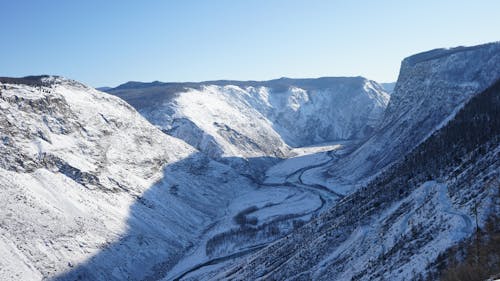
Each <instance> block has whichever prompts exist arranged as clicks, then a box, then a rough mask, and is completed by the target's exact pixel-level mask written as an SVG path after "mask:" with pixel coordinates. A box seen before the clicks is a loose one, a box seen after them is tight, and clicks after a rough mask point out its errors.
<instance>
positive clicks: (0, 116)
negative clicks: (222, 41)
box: [0, 42, 500, 280]
mask: <svg viewBox="0 0 500 281" xmlns="http://www.w3.org/2000/svg"><path fill="white" fill-rule="evenodd" d="M103 91H104V92H103ZM0 138H1V141H0V204H1V206H2V207H0V279H1V280H436V279H443V280H456V279H457V278H455V279H453V276H458V275H457V274H468V273H470V271H472V272H475V274H476V276H477V277H478V278H479V279H480V280H481V279H487V278H493V276H494V275H495V274H498V273H500V266H499V265H498V259H499V258H500V250H499V247H498V245H499V244H498V241H499V240H498V239H499V237H500V235H499V234H498V233H500V229H499V226H500V223H499V222H500V219H499V217H500V193H499V192H500V167H499V165H500V163H499V161H498V159H500V157H499V153H500V43H498V42H497V43H490V44H484V45H479V46H473V47H458V48H452V49H435V50H431V51H428V52H424V53H420V54H416V55H413V56H410V57H408V58H406V59H404V60H403V61H402V63H401V69H400V73H399V77H398V81H397V82H396V84H395V85H391V84H378V83H377V82H375V81H372V80H369V79H367V78H364V77H322V78H317V79H290V78H280V79H276V80H270V81H228V80H220V81H206V82H186V83H163V82H159V81H155V82H151V83H142V82H128V83H125V84H123V85H120V86H118V87H115V88H109V87H105V88H100V90H96V89H93V88H91V87H88V86H86V85H84V84H82V83H79V82H77V81H74V80H71V79H67V78H63V77H59V76H49V75H43V76H29V77H24V78H8V77H0ZM495 241H496V242H495ZM495 243H496V244H495ZM476 249H477V250H476ZM479 249H481V251H480V250H479ZM467 270H468V271H467ZM446 278H449V279H446Z"/></svg>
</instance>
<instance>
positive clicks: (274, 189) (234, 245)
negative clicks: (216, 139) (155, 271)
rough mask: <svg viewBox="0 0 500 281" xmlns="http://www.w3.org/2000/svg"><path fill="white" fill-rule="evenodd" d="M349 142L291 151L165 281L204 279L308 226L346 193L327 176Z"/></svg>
mask: <svg viewBox="0 0 500 281" xmlns="http://www.w3.org/2000/svg"><path fill="white" fill-rule="evenodd" d="M350 144H351V142H349V141H344V142H334V143H324V144H320V145H315V146H309V147H301V148H295V149H293V150H292V152H291V154H290V155H291V157H290V158H288V159H285V160H283V161H281V162H279V163H277V164H276V165H274V166H272V167H270V168H269V169H268V170H267V171H266V174H265V179H264V180H263V181H262V182H256V185H257V186H258V188H257V189H254V190H251V191H248V192H245V193H243V194H241V195H240V196H238V198H236V200H234V201H232V202H231V204H230V205H229V206H228V208H227V210H226V213H225V215H224V216H223V217H222V218H221V219H220V220H218V221H216V222H214V223H213V224H211V225H210V226H209V227H208V228H207V229H205V230H204V231H203V235H202V237H201V238H200V239H199V241H196V242H194V243H195V244H196V245H198V246H197V247H193V248H192V249H191V250H190V251H189V252H187V253H186V254H185V255H184V258H182V259H181V260H180V262H179V263H177V264H176V265H175V266H174V267H173V268H172V270H170V271H169V272H168V274H167V275H166V276H165V277H164V280H172V279H174V280H181V279H182V280H184V279H193V280H198V279H205V278H209V277H210V276H211V273H212V272H218V271H219V270H220V269H221V268H223V267H225V266H228V265H229V264H233V263H234V262H235V261H238V260H239V259H241V258H243V257H245V256H247V255H249V254H251V253H253V252H255V251H258V250H259V249H261V248H263V247H265V246H266V245H268V244H269V243H272V242H273V241H275V240H277V239H279V238H281V237H284V236H286V235H287V234H289V233H290V232H292V231H293V229H294V228H297V227H299V226H301V225H302V224H304V223H306V222H308V221H310V220H311V219H312V218H313V217H315V216H317V215H318V214H319V213H321V212H322V211H324V210H327V209H328V206H331V205H332V204H333V203H334V202H336V201H337V200H339V199H340V198H342V197H343V196H344V194H345V192H346V191H347V190H346V189H345V188H342V189H340V190H337V189H336V188H335V187H334V186H331V185H329V186H327V183H326V179H327V177H326V174H325V173H326V171H327V169H328V167H330V165H331V164H332V162H334V160H335V159H336V157H337V154H341V153H342V151H344V150H345V149H346V148H347V147H349V145H350Z"/></svg>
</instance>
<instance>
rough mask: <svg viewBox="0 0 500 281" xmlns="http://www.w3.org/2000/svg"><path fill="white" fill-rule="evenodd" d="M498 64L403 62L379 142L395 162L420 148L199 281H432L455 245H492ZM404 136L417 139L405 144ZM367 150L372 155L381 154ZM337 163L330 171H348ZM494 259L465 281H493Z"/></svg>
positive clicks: (473, 54) (499, 211) (499, 140)
mask: <svg viewBox="0 0 500 281" xmlns="http://www.w3.org/2000/svg"><path fill="white" fill-rule="evenodd" d="M429 54H432V55H429ZM499 55H500V50H499V44H491V45H484V46H479V47H473V48H468V49H465V48H460V49H459V50H446V51H444V50H439V51H433V52H431V53H426V54H424V55H417V56H414V57H410V58H408V59H406V60H405V61H404V62H403V65H402V69H401V74H400V79H399V81H398V85H397V86H396V93H395V95H397V94H399V96H396V97H394V100H391V103H392V105H389V109H388V112H387V114H386V119H384V122H383V124H382V125H381V126H382V128H385V129H386V130H385V131H383V132H382V134H386V132H388V133H387V134H389V135H391V136H393V138H392V140H393V143H391V142H389V141H388V140H384V141H385V144H386V148H385V149H386V150H385V151H384V154H387V155H388V157H396V155H398V154H400V153H401V151H396V153H393V152H392V149H396V148H399V147H402V146H404V147H406V148H407V149H412V146H414V145H415V144H417V145H416V147H415V148H414V149H412V150H411V152H409V153H408V154H406V155H405V156H404V157H400V158H399V159H398V160H396V161H395V162H394V163H393V164H392V165H391V166H390V167H389V168H388V169H385V170H384V171H383V172H382V173H380V174H379V175H378V176H377V177H376V178H374V179H373V180H372V181H370V182H369V183H368V184H367V185H365V186H364V187H363V188H361V189H358V190H357V191H355V192H354V193H352V194H350V195H348V196H346V197H345V198H343V199H342V200H341V201H339V202H338V204H336V205H335V206H334V207H332V208H331V209H330V210H329V211H328V212H326V213H324V214H323V215H321V216H320V217H319V218H318V219H316V220H314V221H312V222H310V223H308V224H306V225H305V226H303V227H301V228H299V229H297V230H295V231H294V232H293V233H292V234H290V235H288V236H287V237H286V238H284V239H281V240H279V241H277V242H275V243H273V244H271V245H269V246H268V247H266V248H264V249H262V250H261V251H259V252H257V253H255V254H253V255H251V256H250V257H248V258H242V259H240V260H238V261H235V262H234V263H233V264H230V265H226V266H224V267H222V268H219V269H218V270H214V271H212V272H205V273H204V274H201V275H199V276H198V278H199V279H214V280H426V279H425V278H430V279H431V280H436V278H438V277H439V269H440V268H443V267H446V266H450V265H451V263H450V261H448V260H447V258H446V254H447V253H448V251H449V249H450V248H452V247H454V246H457V245H459V243H460V241H464V240H467V239H470V240H472V241H474V240H476V241H477V239H479V238H474V237H473V235H480V236H481V235H483V236H486V237H488V236H487V235H488V234H490V235H491V234H495V233H497V234H496V235H497V236H495V237H498V231H500V229H499V228H498V221H500V189H499V187H500V162H499V159H500V80H499V79H500V70H499V69H498V65H499V64H498V59H499ZM422 58H425V60H422ZM418 64H423V65H418ZM443 64H444V65H443ZM486 87H488V88H487V89H486V90H484V88H486ZM403 93H404V94H403ZM429 100H432V101H433V102H434V104H433V103H431V102H429ZM416 101H420V102H416ZM415 102H416V103H415ZM411 105H413V106H411ZM453 106H456V107H455V108H453ZM457 107H458V108H457ZM429 108H430V109H432V110H434V111H437V112H432V111H429ZM418 113H420V114H421V115H423V116H420V115H418ZM446 114H447V115H446ZM446 116H449V117H448V118H446ZM396 117H399V118H396ZM443 118H444V119H443ZM413 122H416V124H413ZM429 123H431V124H429ZM401 124H405V125H406V126H408V127H409V128H411V130H405V129H404V128H403V127H402V125H401ZM417 124H418V126H417ZM420 128H427V129H428V130H427V131H426V132H425V131H421V130H420ZM434 128H436V129H438V130H437V131H436V132H434V133H432V130H433V129H434ZM389 135H388V136H389ZM409 136H412V137H414V138H417V139H412V141H410V142H408V141H409V139H408V137H409ZM403 137H404V138H403ZM379 138H380V135H376V136H375V139H379ZM423 138H425V140H423ZM368 142H369V144H370V146H371V147H372V149H375V150H374V152H372V153H373V154H372V155H377V154H376V153H377V152H378V151H377V149H382V148H381V147H377V146H374V145H373V140H372V139H371V140H368ZM370 142H371V143H370ZM405 142H406V143H405ZM419 142H420V143H419ZM418 143H419V144H418ZM361 149H362V150H363V149H364V150H367V148H366V147H363V146H362V147H361ZM387 149H389V150H387ZM358 155H359V154H356V152H355V154H354V155H353V157H354V158H347V159H355V157H359V156H358ZM348 157H349V156H348ZM342 160H343V161H339V162H335V163H333V164H332V165H333V167H336V166H337V165H338V163H348V162H344V161H345V160H344V159H342ZM384 160H385V159H384ZM351 161H352V160H351ZM386 161H388V160H386ZM340 168H341V167H339V169H340ZM488 222H489V225H490V226H488V227H487V226H486V225H487V223H488ZM476 223H477V227H479V228H478V229H476ZM488 229H489V230H488ZM475 233H483V234H475ZM484 233H486V234H484ZM476 237H477V236H476ZM487 239H488V238H486V240H487ZM495 239H497V238H495ZM474 243H476V242H474ZM475 247H476V248H478V249H479V247H480V246H479V245H477V246H475ZM474 249H475V248H474ZM490 252H491V253H493V256H491V257H490V258H488V259H487V258H486V257H482V259H483V261H482V262H483V264H477V261H476V263H475V264H473V265H467V266H469V269H468V270H469V271H467V274H469V273H470V274H475V275H477V276H483V277H482V278H487V277H488V276H491V274H496V273H498V271H499V270H500V267H499V266H498V265H495V263H497V261H498V258H499V256H500V253H499V252H498V249H497V250H496V251H495V250H491V251H490ZM455 253H456V252H455ZM465 254H468V255H474V253H465ZM461 255H462V256H460V255H459V256H458V257H457V256H453V254H452V256H451V258H452V259H455V258H458V260H463V259H464V256H463V255H464V251H462V252H461ZM472 260H474V259H472ZM471 270H472V271H471ZM474 270H475V271H474ZM464 272H465V271H464ZM464 274H466V273H464ZM462 276H463V275H462Z"/></svg>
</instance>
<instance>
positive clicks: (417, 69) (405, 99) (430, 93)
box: [330, 43, 500, 182]
mask: <svg viewBox="0 0 500 281" xmlns="http://www.w3.org/2000/svg"><path fill="white" fill-rule="evenodd" d="M499 78H500V43H491V44H486V45H480V46H475V47H468V48H466V47H459V48H454V49H437V50H433V51H429V52H425V53H422V54H417V55H414V56H411V57H408V58H406V59H405V60H403V62H402V64H401V70H400V75H399V78H398V82H397V84H396V87H395V91H394V93H393V94H392V95H391V100H390V101H389V104H388V106H387V110H386V112H385V115H384V117H383V118H382V120H381V123H380V124H379V126H378V127H377V128H376V129H375V130H376V132H375V134H374V135H373V136H372V137H371V138H370V139H369V140H368V141H366V142H364V143H363V144H362V145H361V146H360V147H359V148H358V149H357V150H356V151H355V152H354V153H352V154H350V155H349V156H348V157H346V158H344V159H342V160H341V161H340V162H339V163H338V165H335V166H334V167H333V168H332V169H331V170H330V173H331V174H332V175H333V176H334V177H339V178H344V179H347V180H349V181H351V182H354V181H357V180H359V179H360V178H363V177H366V176H370V175H373V174H374V173H376V172H378V171H380V169H382V168H384V167H386V166H387V165H388V164H390V163H392V162H393V161H394V160H396V159H398V158H400V157H402V156H404V155H405V154H406V153H408V152H409V151H410V150H411V149H413V148H414V147H415V146H416V145H417V144H419V143H420V142H422V141H423V140H424V139H425V138H426V137H428V136H429V135H430V134H431V133H432V132H433V131H435V130H436V129H438V128H439V127H440V126H442V125H443V124H444V123H445V122H446V121H447V120H449V119H450V118H452V117H453V115H454V114H455V113H456V112H457V111H458V110H459V109H460V108H461V106H463V104H464V102H466V101H467V100H469V99H470V98H471V97H472V96H474V94H477V93H479V92H481V91H483V90H484V89H485V88H487V87H488V86H490V85H491V84H493V83H494V82H495V81H496V80H498V79H499ZM346 175H350V176H346Z"/></svg>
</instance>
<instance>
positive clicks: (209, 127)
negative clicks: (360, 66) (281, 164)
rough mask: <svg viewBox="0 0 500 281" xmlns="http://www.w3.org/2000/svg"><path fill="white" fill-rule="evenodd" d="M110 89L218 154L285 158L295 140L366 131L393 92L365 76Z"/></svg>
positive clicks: (304, 141)
mask: <svg viewBox="0 0 500 281" xmlns="http://www.w3.org/2000/svg"><path fill="white" fill-rule="evenodd" d="M108 92H110V93H112V94H115V95H117V96H120V97H122V98H124V99H125V100H126V101H128V102H129V103H130V104H131V105H133V106H134V107H135V108H136V109H137V110H138V111H139V112H141V113H142V114H143V115H144V116H145V117H146V118H147V119H148V120H149V121H151V122H152V123H153V124H155V125H157V126H159V127H160V128H162V130H164V131H165V132H167V133H168V134H171V135H173V136H176V137H179V138H181V139H183V140H185V141H186V142H188V143H189V144H191V145H193V146H194V147H196V148H198V149H200V150H201V151H203V152H205V153H207V154H208V155H210V156H211V157H214V158H221V157H244V158H251V157H261V156H269V157H279V158H281V157H284V156H285V155H287V153H288V152H289V147H290V146H292V147H297V146H305V145H310V144H315V143H321V142H326V141H332V140H345V139H354V138H363V137H366V136H368V135H369V134H370V133H371V131H372V130H373V128H374V127H375V125H376V123H377V122H378V120H379V119H380V117H381V115H382V113H383V111H384V109H385V107H386V105H387V102H388V98H389V97H388V95H387V93H385V92H384V91H383V89H382V88H381V87H380V85H378V84H377V83H375V82H373V81H369V80H367V79H365V78H362V77H352V78H348V77H338V78H319V79H288V78H281V79H277V80H271V81H264V82H256V81H247V82H241V81H209V82H202V83H160V82H153V83H150V84H145V83H137V82H129V83H127V84H124V85H122V86H119V87H117V88H115V89H112V90H109V91H108Z"/></svg>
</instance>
